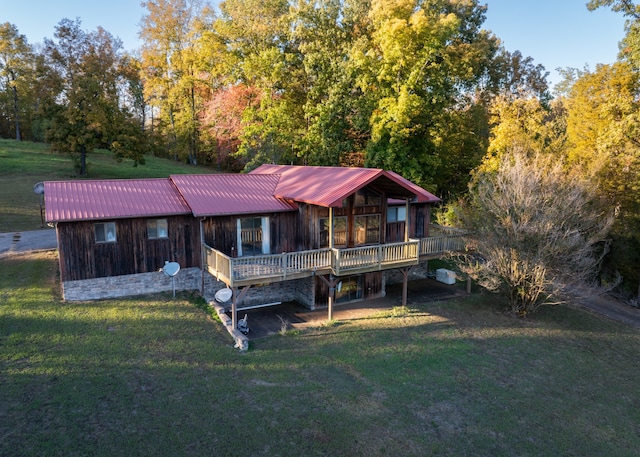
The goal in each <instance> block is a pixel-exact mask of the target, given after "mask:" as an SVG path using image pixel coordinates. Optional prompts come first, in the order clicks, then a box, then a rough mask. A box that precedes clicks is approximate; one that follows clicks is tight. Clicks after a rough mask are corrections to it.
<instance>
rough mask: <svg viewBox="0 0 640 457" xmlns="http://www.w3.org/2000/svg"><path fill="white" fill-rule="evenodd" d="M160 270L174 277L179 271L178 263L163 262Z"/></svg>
mask: <svg viewBox="0 0 640 457" xmlns="http://www.w3.org/2000/svg"><path fill="white" fill-rule="evenodd" d="M162 271H163V272H164V274H166V275H167V276H171V277H174V276H175V275H177V274H178V272H179V271H180V264H179V263H178V262H165V263H164V267H163V268H162Z"/></svg>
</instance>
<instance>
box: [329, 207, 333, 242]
mask: <svg viewBox="0 0 640 457" xmlns="http://www.w3.org/2000/svg"><path fill="white" fill-rule="evenodd" d="M329 249H333V208H332V207H331V206H330V207H329Z"/></svg>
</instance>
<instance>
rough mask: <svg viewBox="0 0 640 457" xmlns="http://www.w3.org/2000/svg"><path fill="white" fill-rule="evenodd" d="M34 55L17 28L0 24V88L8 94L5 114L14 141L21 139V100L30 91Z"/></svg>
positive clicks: (22, 108)
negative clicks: (10, 126)
mask: <svg viewBox="0 0 640 457" xmlns="http://www.w3.org/2000/svg"><path fill="white" fill-rule="evenodd" d="M34 63H35V60H34V55H33V51H32V49H31V46H29V44H28V43H27V39H26V37H25V36H24V35H20V33H19V32H18V28H17V27H16V26H15V25H13V24H10V23H8V22H5V23H4V24H0V78H1V81H0V88H1V89H3V90H4V91H6V92H7V93H9V94H10V96H9V97H8V100H10V108H9V109H8V110H7V112H9V113H11V117H12V118H13V128H14V133H15V138H16V140H18V141H20V140H21V139H22V134H21V122H20V121H21V113H22V112H24V107H23V106H22V105H23V98H26V97H24V94H26V93H27V92H28V91H29V89H30V85H31V83H30V81H31V80H32V79H33V75H34Z"/></svg>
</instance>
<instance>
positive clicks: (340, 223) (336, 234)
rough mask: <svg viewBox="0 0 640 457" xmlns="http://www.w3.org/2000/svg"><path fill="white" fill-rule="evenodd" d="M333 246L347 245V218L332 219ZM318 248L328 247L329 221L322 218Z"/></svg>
mask: <svg viewBox="0 0 640 457" xmlns="http://www.w3.org/2000/svg"><path fill="white" fill-rule="evenodd" d="M333 245H334V246H346V245H347V218H346V217H343V216H341V217H334V218H333ZM320 246H321V247H323V248H325V247H327V246H329V219H328V218H326V217H324V218H321V219H320Z"/></svg>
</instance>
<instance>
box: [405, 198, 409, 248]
mask: <svg viewBox="0 0 640 457" xmlns="http://www.w3.org/2000/svg"><path fill="white" fill-rule="evenodd" d="M404 207H405V210H404V212H405V217H404V242H405V243H406V242H408V241H409V199H408V198H405V204H404Z"/></svg>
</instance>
